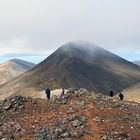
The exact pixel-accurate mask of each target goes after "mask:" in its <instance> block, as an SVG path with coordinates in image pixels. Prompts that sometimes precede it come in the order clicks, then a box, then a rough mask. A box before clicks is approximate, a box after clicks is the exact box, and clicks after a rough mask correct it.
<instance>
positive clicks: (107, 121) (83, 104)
mask: <svg viewBox="0 0 140 140" xmlns="http://www.w3.org/2000/svg"><path fill="white" fill-rule="evenodd" d="M2 138H3V139H4V138H5V139H14V140H57V139H58V140H66V139H68V140H140V104H136V103H131V102H121V101H115V100H113V99H112V98H109V97H106V96H103V95H99V94H98V95H96V94H94V93H92V94H91V93H88V92H87V91H86V90H84V89H80V90H79V91H78V92H74V93H68V94H67V95H66V96H65V99H64V100H59V99H57V98H52V99H51V100H50V101H47V100H42V99H32V98H24V97H21V96H16V97H11V98H9V99H7V100H4V101H1V102H0V139H2Z"/></svg>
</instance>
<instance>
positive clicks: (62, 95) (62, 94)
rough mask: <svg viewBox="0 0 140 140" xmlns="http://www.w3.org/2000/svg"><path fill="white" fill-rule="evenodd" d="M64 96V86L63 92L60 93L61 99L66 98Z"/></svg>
mask: <svg viewBox="0 0 140 140" xmlns="http://www.w3.org/2000/svg"><path fill="white" fill-rule="evenodd" d="M64 96H65V90H64V88H62V93H61V95H60V99H61V100H62V99H64Z"/></svg>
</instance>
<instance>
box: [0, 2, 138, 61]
mask: <svg viewBox="0 0 140 140" xmlns="http://www.w3.org/2000/svg"><path fill="white" fill-rule="evenodd" d="M139 5H140V1H139V0H133V1H132V0H123V1H122V0H117V1H112V0H106V1H104V0H94V1H91V0H76V1H75V0H71V1H66V0H60V1H55V0H47V1H46V0H40V1H38V0H30V1H28V0H24V1H19V0H12V1H11V0H7V1H1V2H0V19H1V23H0V25H1V26H0V30H1V32H0V63H1V62H4V61H6V60H9V59H12V58H18V59H23V60H28V61H31V62H34V63H39V62H40V61H42V60H43V59H45V58H46V57H47V56H48V55H49V54H51V53H52V52H53V51H55V50H56V49H57V48H58V47H60V46H61V45H63V44H64V43H66V42H70V41H73V40H86V41H89V42H92V43H93V44H97V45H98V46H101V47H102V48H105V49H107V50H109V51H111V52H113V53H115V54H117V55H119V56H120V57H122V58H124V59H126V60H129V61H136V60H140V40H139V37H140V28H139V25H140V8H139Z"/></svg>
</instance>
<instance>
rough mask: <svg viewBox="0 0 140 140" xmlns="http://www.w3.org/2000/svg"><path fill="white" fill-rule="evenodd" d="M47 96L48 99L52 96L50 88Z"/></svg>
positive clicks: (47, 90)
mask: <svg viewBox="0 0 140 140" xmlns="http://www.w3.org/2000/svg"><path fill="white" fill-rule="evenodd" d="M45 93H46V95H47V99H50V96H51V90H50V89H49V88H47V89H46V91H45Z"/></svg>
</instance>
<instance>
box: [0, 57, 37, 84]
mask: <svg viewBox="0 0 140 140" xmlns="http://www.w3.org/2000/svg"><path fill="white" fill-rule="evenodd" d="M34 66H35V64H33V63H30V62H27V61H23V60H19V59H12V60H9V61H6V62H5V63H3V64H0V85H2V84H4V83H6V82H8V81H10V80H12V79H13V78H15V77H17V76H19V75H21V74H23V73H24V72H26V71H28V70H30V69H31V68H33V67H34Z"/></svg>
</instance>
